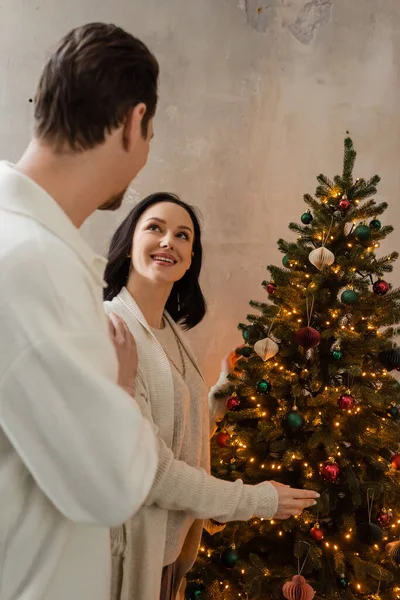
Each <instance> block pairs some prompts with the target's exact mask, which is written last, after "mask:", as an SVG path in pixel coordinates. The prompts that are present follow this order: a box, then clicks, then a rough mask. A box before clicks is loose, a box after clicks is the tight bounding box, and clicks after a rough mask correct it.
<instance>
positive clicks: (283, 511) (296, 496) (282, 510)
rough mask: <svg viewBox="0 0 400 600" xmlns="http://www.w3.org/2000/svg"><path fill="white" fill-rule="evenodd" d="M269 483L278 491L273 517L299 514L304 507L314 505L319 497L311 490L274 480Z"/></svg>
mask: <svg viewBox="0 0 400 600" xmlns="http://www.w3.org/2000/svg"><path fill="white" fill-rule="evenodd" d="M269 483H271V484H272V485H273V486H274V488H275V489H276V491H277V492H278V510H277V512H276V514H275V515H274V519H288V518H289V517H294V516H296V515H300V514H301V513H302V511H303V510H304V509H305V508H308V507H310V506H314V505H315V504H316V503H317V498H319V494H318V493H317V492H314V491H312V490H297V489H294V488H291V487H289V486H288V485H283V484H282V483H277V482H276V481H270V482H269Z"/></svg>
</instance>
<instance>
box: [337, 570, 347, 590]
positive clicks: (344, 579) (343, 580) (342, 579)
mask: <svg viewBox="0 0 400 600" xmlns="http://www.w3.org/2000/svg"><path fill="white" fill-rule="evenodd" d="M339 585H340V587H341V588H342V589H344V590H345V589H346V588H347V586H348V585H349V580H348V579H347V577H346V576H345V574H344V573H342V575H341V576H340V579H339Z"/></svg>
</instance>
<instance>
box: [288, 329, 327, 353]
mask: <svg viewBox="0 0 400 600" xmlns="http://www.w3.org/2000/svg"><path fill="white" fill-rule="evenodd" d="M294 337H295V341H296V344H298V345H299V346H303V348H305V349H306V350H310V348H314V347H315V346H318V344H319V343H320V341H321V334H320V333H319V331H317V330H316V329H314V327H302V328H301V329H298V330H297V331H296V333H295V336H294Z"/></svg>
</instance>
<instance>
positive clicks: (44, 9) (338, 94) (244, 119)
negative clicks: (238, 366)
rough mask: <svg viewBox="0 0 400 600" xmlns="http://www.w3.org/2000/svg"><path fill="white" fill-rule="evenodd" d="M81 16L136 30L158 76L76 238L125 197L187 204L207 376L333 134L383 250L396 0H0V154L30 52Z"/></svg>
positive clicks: (396, 133) (330, 163) (99, 239)
mask: <svg viewBox="0 0 400 600" xmlns="http://www.w3.org/2000/svg"><path fill="white" fill-rule="evenodd" d="M260 8H261V11H259V10H258V9H260ZM92 20H106V21H113V22H116V23H117V24H120V25H122V26H124V27H125V28H127V29H128V30H129V31H131V32H132V33H135V34H137V35H138V36H140V37H142V38H143V39H144V40H145V41H146V42H147V43H148V44H149V45H150V47H151V48H152V49H153V51H154V52H155V54H156V55H157V57H158V58H159V61H160V63H161V71H162V76H161V89H160V96H161V102H160V108H159V111H158V114H157V119H156V137H155V139H154V142H153V147H152V153H151V156H150V160H149V163H148V166H147V167H146V169H145V170H144V171H143V173H142V174H141V175H140V176H139V177H138V179H137V180H136V181H135V182H134V184H133V186H132V190H131V191H130V194H129V197H128V201H127V203H126V205H125V208H124V209H123V210H122V211H121V212H120V213H119V214H117V215H105V214H98V215H96V216H94V217H93V218H92V219H91V220H90V221H89V222H88V223H87V224H86V226H85V229H84V231H85V235H86V237H87V238H88V239H89V240H90V241H91V242H92V243H93V245H94V246H95V248H96V249H97V250H99V251H103V250H104V249H105V247H106V245H107V241H108V239H109V236H110V233H111V232H112V230H113V229H114V228H115V226H116V224H117V223H118V222H119V221H120V220H121V219H122V218H123V216H124V215H125V214H126V212H127V211H128V210H129V207H130V206H132V203H133V202H135V201H136V200H137V199H138V198H141V197H142V196H144V195H146V194H148V193H150V192H154V191H157V190H158V191H160V190H169V191H173V192H176V193H178V194H180V195H181V196H182V198H183V199H184V200H187V201H189V202H191V203H193V204H196V205H197V206H199V207H200V209H201V211H202V213H203V215H204V221H205V250H206V260H205V266H204V274H203V285H204V290H205V292H206V295H207V297H208V300H209V304H210V310H209V315H208V317H207V319H206V320H205V322H204V323H203V324H202V325H201V326H200V327H199V328H198V331H197V332H194V334H193V337H194V343H195V346H196V350H197V354H198V356H199V358H200V360H201V362H202V364H203V365H204V367H205V369H206V374H207V377H208V378H209V379H212V378H213V377H214V376H215V375H216V373H217V371H218V369H219V365H218V362H219V358H220V356H221V355H222V354H223V352H224V351H225V350H227V349H228V348H229V347H230V346H231V345H232V344H234V343H235V342H236V341H237V340H238V337H237V333H236V324H237V322H238V320H240V319H241V318H243V317H244V315H245V314H246V312H247V302H248V300H249V299H250V298H254V299H263V298H264V297H265V296H264V292H263V290H262V288H261V287H260V285H259V284H260V282H261V280H262V279H263V278H264V276H265V271H264V267H265V265H266V264H268V263H270V262H277V261H280V259H281V256H280V255H279V253H278V252H277V249H276V240H277V239H278V237H285V236H288V235H289V234H288V232H287V224H288V222H289V220H291V219H292V220H296V219H298V218H299V216H300V215H301V213H302V212H303V203H302V194H303V193H304V192H313V191H314V188H315V176H316V175H317V174H318V173H319V172H321V171H322V172H324V173H326V174H327V175H333V174H335V173H336V172H337V171H338V170H340V166H341V157H342V141H343V137H344V135H345V132H346V130H349V131H350V134H351V135H352V137H353V139H354V141H355V143H356V147H357V149H358V151H359V161H358V167H357V175H359V176H364V177H368V176H370V175H372V174H373V173H375V172H378V173H379V174H380V175H381V176H382V179H383V181H382V184H381V186H380V194H379V199H380V200H387V201H388V202H389V203H390V210H389V211H388V213H387V216H385V217H384V222H391V223H392V224H394V225H395V227H396V229H397V231H396V233H395V234H394V235H393V236H392V238H391V240H390V242H387V248H386V249H389V248H390V249H399V246H400V244H399V243H398V233H397V232H398V231H399V230H400V208H399V202H398V197H397V194H398V193H399V167H398V162H399V160H398V159H399V156H400V124H399V119H398V117H399V109H398V106H399V56H400V3H399V2H398V1H397V0H311V1H310V2H307V0H257V1H256V0H247V1H246V0H197V1H196V0H190V1H189V0H142V1H141V2H140V1H139V0H114V1H113V2H111V1H110V0H108V1H107V0H69V2H61V1H60V0H36V1H34V0H3V2H2V3H1V5H0V155H1V156H2V157H7V158H9V159H11V160H14V159H16V158H17V157H18V155H19V154H20V152H21V151H22V150H23V148H24V145H25V144H26V142H27V141H28V137H29V136H28V132H29V126H30V122H31V111H32V104H30V103H29V101H28V100H29V98H30V97H32V96H33V94H34V89H35V83H36V80H37V77H38V74H39V72H40V68H41V63H42V60H43V58H44V56H45V52H46V50H47V49H48V48H49V47H50V46H51V44H53V43H54V42H55V41H56V40H57V39H58V38H59V37H60V36H61V35H62V34H64V33H65V32H66V31H67V30H68V29H69V28H71V27H73V26H76V25H78V24H82V23H84V22H87V21H92ZM392 281H393V282H397V283H400V265H399V268H398V271H397V274H394V275H393V277H392Z"/></svg>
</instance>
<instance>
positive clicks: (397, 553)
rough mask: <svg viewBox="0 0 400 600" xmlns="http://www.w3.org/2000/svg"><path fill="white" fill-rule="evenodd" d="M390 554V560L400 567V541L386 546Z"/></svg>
mask: <svg viewBox="0 0 400 600" xmlns="http://www.w3.org/2000/svg"><path fill="white" fill-rule="evenodd" d="M385 550H386V552H387V553H388V555H389V557H390V559H391V560H392V561H393V562H394V564H395V565H397V566H399V565H400V540H396V541H394V542H390V543H389V544H386V548H385Z"/></svg>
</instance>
